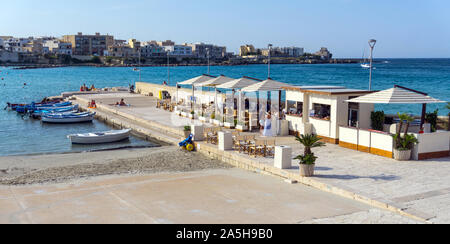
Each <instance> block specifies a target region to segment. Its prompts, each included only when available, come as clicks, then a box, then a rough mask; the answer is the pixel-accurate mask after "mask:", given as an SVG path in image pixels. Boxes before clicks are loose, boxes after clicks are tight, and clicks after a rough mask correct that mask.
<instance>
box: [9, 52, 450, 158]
mask: <svg viewBox="0 0 450 244" xmlns="http://www.w3.org/2000/svg"><path fill="white" fill-rule="evenodd" d="M374 66H375V70H374V71H373V81H372V84H373V89H374V90H384V89H389V88H392V87H393V86H394V85H401V86H406V87H408V88H412V89H416V90H419V91H422V92H426V93H429V95H430V96H432V97H434V98H438V99H441V100H444V101H449V100H450V59H385V60H377V62H376V63H375V65H374ZM207 70H208V68H207V67H204V66H197V67H171V68H170V76H171V79H170V85H173V86H174V85H175V83H176V82H181V81H184V80H187V79H190V78H193V77H196V76H199V75H201V74H204V73H207ZM0 71H1V72H0V156H4V155H21V154H36V153H59V152H74V151H86V150H91V149H94V150H95V149H107V148H115V147H122V146H142V145H152V144H151V143H148V142H145V141H142V140H140V139H137V138H134V137H133V138H131V140H130V141H129V142H124V143H119V144H111V145H101V146H97V147H92V146H81V147H80V146H72V145H71V144H70V142H69V140H68V139H67V138H66V136H67V135H68V134H72V133H85V132H93V131H104V130H109V129H111V128H109V127H108V126H106V125H104V124H103V123H100V122H97V121H95V122H94V123H91V124H74V125H45V124H42V123H41V122H40V121H36V120H32V119H28V118H22V116H20V115H18V114H17V113H15V112H13V111H7V110H3V107H4V106H6V102H11V103H29V102H31V101H39V100H41V99H42V98H43V97H46V96H55V95H60V94H61V93H62V92H65V91H76V90H79V88H80V86H81V85H83V84H86V85H87V86H88V87H90V86H91V85H95V87H97V88H103V87H116V86H125V87H128V86H129V85H131V84H134V83H135V82H136V81H137V80H138V79H139V73H138V72H136V71H134V70H133V68H122V67H120V68H106V67H100V68H99V67H66V68H50V69H25V70H16V69H13V68H11V67H9V68H5V67H0ZM267 73H268V71H267V66H266V65H248V66H213V67H211V75H220V74H223V75H226V76H229V77H233V78H240V77H242V76H250V77H254V78H258V79H266V78H267ZM271 76H272V77H271V78H272V79H274V80H278V81H280V82H285V83H288V84H293V85H336V86H345V87H348V88H355V89H368V88H369V70H367V69H363V68H361V66H360V65H359V64H320V65H272V66H271ZM167 77H168V69H167V67H145V68H142V69H141V79H142V81H144V82H150V83H156V84H162V83H163V82H164V81H168V78H167ZM444 107H445V104H436V105H429V106H428V111H429V112H431V111H434V110H435V109H439V114H440V115H446V114H447V113H448V111H447V110H446V109H445V108H444ZM376 109H377V110H384V111H385V112H386V113H393V114H395V113H397V112H402V113H403V112H404V113H412V114H420V113H421V105H377V107H376Z"/></svg>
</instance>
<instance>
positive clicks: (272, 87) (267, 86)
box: [242, 78, 291, 121]
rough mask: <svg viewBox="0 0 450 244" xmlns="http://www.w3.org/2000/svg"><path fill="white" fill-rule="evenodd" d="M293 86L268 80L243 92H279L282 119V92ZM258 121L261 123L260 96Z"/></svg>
mask: <svg viewBox="0 0 450 244" xmlns="http://www.w3.org/2000/svg"><path fill="white" fill-rule="evenodd" d="M290 86H291V85H288V84H286V83H282V82H278V81H275V80H272V79H270V78H269V79H267V80H265V81H263V82H260V83H257V84H254V85H252V86H249V87H246V88H244V89H242V91H243V92H258V93H259V92H262V91H265V92H271V91H278V92H279V100H280V104H279V110H280V111H279V112H280V113H279V118H281V106H280V105H281V92H282V91H283V90H285V89H283V87H290ZM258 121H259V96H258Z"/></svg>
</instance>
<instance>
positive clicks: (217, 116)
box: [213, 115, 223, 126]
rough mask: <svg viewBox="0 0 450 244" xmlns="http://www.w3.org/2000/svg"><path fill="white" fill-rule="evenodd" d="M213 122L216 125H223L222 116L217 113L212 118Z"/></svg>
mask: <svg viewBox="0 0 450 244" xmlns="http://www.w3.org/2000/svg"><path fill="white" fill-rule="evenodd" d="M213 124H214V125H217V126H223V120H222V117H221V116H219V115H216V116H215V119H214V120H213Z"/></svg>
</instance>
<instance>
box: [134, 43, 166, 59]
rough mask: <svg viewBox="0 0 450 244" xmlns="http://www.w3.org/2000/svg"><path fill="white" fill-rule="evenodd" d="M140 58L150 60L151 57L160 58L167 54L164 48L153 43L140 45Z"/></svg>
mask: <svg viewBox="0 0 450 244" xmlns="http://www.w3.org/2000/svg"><path fill="white" fill-rule="evenodd" d="M140 51H141V56H142V57H145V58H151V57H162V56H166V55H167V52H166V50H165V48H164V47H161V46H158V45H156V44H155V43H149V42H148V43H147V42H144V43H142V46H141V48H140Z"/></svg>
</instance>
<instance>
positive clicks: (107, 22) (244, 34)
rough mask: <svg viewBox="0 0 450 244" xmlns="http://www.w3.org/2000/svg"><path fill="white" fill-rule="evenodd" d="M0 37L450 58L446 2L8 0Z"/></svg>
mask: <svg viewBox="0 0 450 244" xmlns="http://www.w3.org/2000/svg"><path fill="white" fill-rule="evenodd" d="M1 8H2V10H1V14H0V35H13V36H33V35H52V36H61V35H64V34H75V33H77V32H79V31H81V32H83V33H95V32H101V33H109V34H112V35H114V36H115V37H116V38H117V39H129V38H131V37H134V38H136V39H139V40H141V41H145V40H163V39H164V40H165V39H172V40H174V41H176V42H178V43H181V42H199V41H201V42H208V43H214V44H218V45H225V46H227V47H228V49H229V51H233V52H237V50H238V48H239V46H240V45H242V44H247V43H248V44H254V45H255V46H256V47H266V46H267V44H268V43H273V44H274V45H276V46H300V47H305V49H306V51H308V52H313V51H314V52H315V51H317V50H318V49H320V47H322V46H324V47H328V48H329V49H330V50H331V51H332V52H333V53H334V54H335V57H357V58H360V57H362V54H363V51H364V49H365V48H366V49H367V46H368V44H367V41H368V40H369V39H371V38H375V39H377V40H378V44H377V48H376V53H375V54H376V56H377V57H384V58H389V57H390V58H401V57H405V58H412V57H419V58H428V57H437V58H449V57H450V13H449V11H450V1H448V0H426V1H425V0H421V1H419V0H390V1H388V0H377V1H375V0H371V1H366V0H314V1H311V0H308V1H306V0H221V1H220V0H190V1H189V0H134V1H126V0H121V1H119V0H78V1H61V0H39V1H36V0H15V1H3V2H2V4H1Z"/></svg>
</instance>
